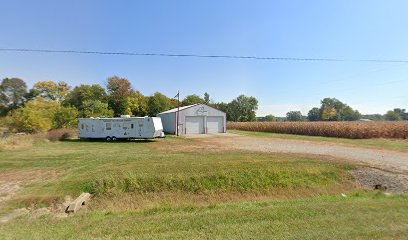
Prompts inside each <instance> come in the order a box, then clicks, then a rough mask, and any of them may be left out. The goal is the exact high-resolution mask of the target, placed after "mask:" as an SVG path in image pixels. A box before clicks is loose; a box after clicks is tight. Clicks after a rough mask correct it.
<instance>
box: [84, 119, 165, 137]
mask: <svg viewBox="0 0 408 240" xmlns="http://www.w3.org/2000/svg"><path fill="white" fill-rule="evenodd" d="M78 132H79V137H80V138H103V139H106V141H107V142H110V141H116V140H117V139H119V138H122V139H151V138H157V137H164V133H163V125H162V122H161V119H160V118H159V117H130V116H121V117H120V118H80V119H79V123H78Z"/></svg>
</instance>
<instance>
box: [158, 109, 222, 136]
mask: <svg viewBox="0 0 408 240" xmlns="http://www.w3.org/2000/svg"><path fill="white" fill-rule="evenodd" d="M157 116H158V117H160V118H161V120H162V124H163V130H164V132H166V133H171V134H176V126H177V125H178V129H179V135H183V134H206V133H225V132H226V130H227V129H226V126H227V122H226V113H225V112H222V111H220V110H218V109H215V108H213V107H210V106H207V105H205V104H195V105H190V106H184V107H180V111H179V112H178V117H177V108H174V109H171V110H168V111H165V112H162V113H159V114H158V115H157ZM177 118H178V124H176V121H177V120H176V119H177Z"/></svg>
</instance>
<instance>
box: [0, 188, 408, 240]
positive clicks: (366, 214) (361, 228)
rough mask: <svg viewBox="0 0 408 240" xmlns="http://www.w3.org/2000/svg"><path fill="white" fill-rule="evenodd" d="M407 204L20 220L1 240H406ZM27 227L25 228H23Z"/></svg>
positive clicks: (374, 199) (298, 203)
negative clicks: (135, 239) (126, 239)
mask: <svg viewBox="0 0 408 240" xmlns="http://www.w3.org/2000/svg"><path fill="white" fill-rule="evenodd" d="M407 200H408V198H407V197H399V196H396V197H386V196H383V195H381V194H380V195H378V194H377V195H376V194H362V195H361V194H360V195H354V196H350V197H347V198H341V197H316V198H312V199H304V200H291V201H288V200H284V201H263V202H241V203H235V204H219V205H215V206H208V207H188V208H166V207H161V208H156V209H151V210H148V211H141V212H129V211H128V212H115V213H112V212H109V211H93V212H89V213H85V214H79V215H76V216H73V217H69V218H66V219H55V218H52V217H50V216H45V217H41V218H39V219H32V218H30V217H21V218H19V219H16V220H14V221H13V222H9V223H7V224H5V225H0V238H1V239H90V238H98V239H117V238H119V239H120V238H130V239H134V238H137V239H406V236H407V235H408V227H407V226H408V218H407V217H406V216H407V215H408V201H407ZM21 226H24V227H21Z"/></svg>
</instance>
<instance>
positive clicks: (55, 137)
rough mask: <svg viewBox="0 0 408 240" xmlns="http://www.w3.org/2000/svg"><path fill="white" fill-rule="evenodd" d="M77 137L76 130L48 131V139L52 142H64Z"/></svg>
mask: <svg viewBox="0 0 408 240" xmlns="http://www.w3.org/2000/svg"><path fill="white" fill-rule="evenodd" d="M76 136H77V132H76V129H53V130H50V131H48V133H47V139H48V140H50V141H64V140H66V139H72V138H74V137H76Z"/></svg>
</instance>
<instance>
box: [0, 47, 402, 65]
mask: <svg viewBox="0 0 408 240" xmlns="http://www.w3.org/2000/svg"><path fill="white" fill-rule="evenodd" d="M0 51H1V52H38V53H69V54H97V55H126V56H153V57H189V58H225V59H252V60H272V61H319V62H373V63H408V60H402V59H397V60H395V59H358V60H348V59H340V58H298V57H258V56H241V55H200V54H170V53H138V52H104V51H78V50H52V49H28V48H0Z"/></svg>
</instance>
